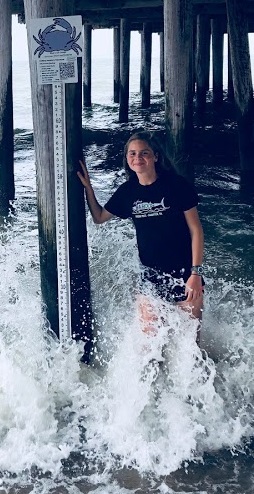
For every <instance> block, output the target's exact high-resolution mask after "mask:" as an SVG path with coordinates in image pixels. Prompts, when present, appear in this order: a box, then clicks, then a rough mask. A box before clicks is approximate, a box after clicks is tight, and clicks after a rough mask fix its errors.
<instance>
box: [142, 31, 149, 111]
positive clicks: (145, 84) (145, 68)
mask: <svg viewBox="0 0 254 494" xmlns="http://www.w3.org/2000/svg"><path fill="white" fill-rule="evenodd" d="M141 42H142V50H141V53H142V57H141V107H142V108H149V106H150V96H151V63H152V31H151V25H150V23H148V22H145V23H144V24H143V30H142V32H141Z"/></svg>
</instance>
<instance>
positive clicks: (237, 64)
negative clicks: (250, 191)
mask: <svg viewBox="0 0 254 494" xmlns="http://www.w3.org/2000/svg"><path fill="white" fill-rule="evenodd" d="M226 3H227V15H228V33H229V42H230V53H231V63H232V74H233V85H234V96H235V103H236V108H237V123H238V136H239V149H240V163H241V172H242V183H243V184H247V185H249V186H250V185H251V186H252V187H253V180H254V140H253V132H254V124H253V122H254V103H253V86H252V78H251V62H250V51H249V40H248V19H247V15H246V12H245V6H246V2H245V0H242V1H241V2H239V1H238V0H227V2H226ZM250 177H251V180H249V179H250Z"/></svg>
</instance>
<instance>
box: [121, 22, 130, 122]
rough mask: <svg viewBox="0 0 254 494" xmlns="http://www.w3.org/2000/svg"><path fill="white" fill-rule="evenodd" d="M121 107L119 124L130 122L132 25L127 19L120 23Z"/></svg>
mask: <svg viewBox="0 0 254 494" xmlns="http://www.w3.org/2000/svg"><path fill="white" fill-rule="evenodd" d="M120 26H121V30H120V105H119V122H120V123H123V122H128V111H129V85H130V84H129V82H130V36H131V32H130V23H129V21H127V20H126V19H121V22H120Z"/></svg>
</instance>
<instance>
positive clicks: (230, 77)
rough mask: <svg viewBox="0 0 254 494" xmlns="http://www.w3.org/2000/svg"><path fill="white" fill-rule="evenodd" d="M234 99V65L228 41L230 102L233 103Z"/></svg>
mask: <svg viewBox="0 0 254 494" xmlns="http://www.w3.org/2000/svg"><path fill="white" fill-rule="evenodd" d="M233 99H234V86H233V75H232V64H231V54H230V43H229V41H228V100H229V101H233Z"/></svg>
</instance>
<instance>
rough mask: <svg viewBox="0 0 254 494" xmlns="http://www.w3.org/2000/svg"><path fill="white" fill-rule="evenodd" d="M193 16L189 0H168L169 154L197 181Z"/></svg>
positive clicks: (165, 38) (165, 19)
mask: <svg viewBox="0 0 254 494" xmlns="http://www.w3.org/2000/svg"><path fill="white" fill-rule="evenodd" d="M192 19H193V15H192V3H191V2H189V1H188V0H174V2H172V0H164V51H165V123H166V153H167V156H168V157H169V159H170V161H171V162H172V164H173V165H174V166H175V168H176V169H177V171H178V172H179V173H181V174H182V175H184V176H186V177H187V178H188V179H190V180H193V169H192V167H191V163H190V154H191V143H192V127H193V125H192V122H193V117H192V108H193V105H192V101H193V75H192V73H193V70H192V69H193V46H192V45H193V20H192Z"/></svg>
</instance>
